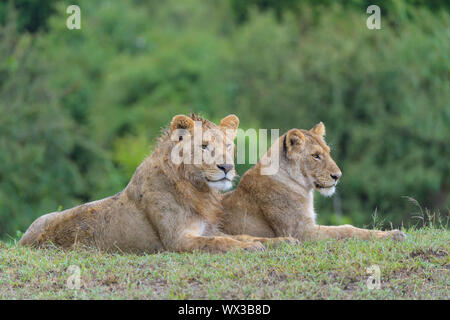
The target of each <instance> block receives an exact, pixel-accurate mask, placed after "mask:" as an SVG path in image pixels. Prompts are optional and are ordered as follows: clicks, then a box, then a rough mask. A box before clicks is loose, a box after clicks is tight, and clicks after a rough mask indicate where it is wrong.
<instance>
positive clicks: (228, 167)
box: [217, 164, 233, 173]
mask: <svg viewBox="0 0 450 320" xmlns="http://www.w3.org/2000/svg"><path fill="white" fill-rule="evenodd" d="M217 168H219V169H220V170H222V171H223V172H225V173H228V172H229V171H230V170H231V169H233V165H232V164H218V165H217Z"/></svg>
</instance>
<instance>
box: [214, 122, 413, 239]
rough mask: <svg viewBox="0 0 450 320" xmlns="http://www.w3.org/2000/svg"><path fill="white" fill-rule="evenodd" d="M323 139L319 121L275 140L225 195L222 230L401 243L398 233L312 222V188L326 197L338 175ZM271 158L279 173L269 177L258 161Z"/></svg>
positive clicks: (261, 235)
mask: <svg viewBox="0 0 450 320" xmlns="http://www.w3.org/2000/svg"><path fill="white" fill-rule="evenodd" d="M324 136H325V126H324V125H323V123H322V122H320V123H319V124H317V125H316V126H315V127H314V128H312V129H311V130H298V129H292V130H290V131H288V132H287V133H286V134H285V135H283V136H282V137H280V138H279V140H278V143H274V145H273V146H272V147H271V148H270V149H269V150H268V151H267V153H266V154H265V155H264V156H263V158H262V159H261V160H260V161H259V162H258V163H257V164H256V165H255V166H254V167H253V168H251V169H250V170H248V171H247V172H246V173H245V174H244V175H243V177H242V179H241V181H240V183H239V185H238V187H237V189H236V190H234V191H230V192H228V193H227V194H225V196H224V198H223V200H222V205H223V207H224V210H225V213H224V215H223V216H222V223H221V225H222V230H223V231H224V232H226V233H229V234H240V233H246V234H249V235H252V236H258V237H279V236H286V235H289V236H292V237H294V238H297V239H300V240H314V239H330V238H333V239H342V238H350V237H357V238H360V239H370V238H372V237H373V238H382V239H388V238H392V239H395V240H402V239H404V238H405V237H406V235H405V234H404V233H403V232H401V231H399V230H392V231H377V230H366V229H359V228H356V227H353V226H351V225H342V226H321V225H317V224H316V222H315V220H316V217H315V216H316V214H315V212H314V208H313V195H314V191H313V190H314V189H316V190H318V191H319V192H320V193H321V194H322V195H325V196H331V195H332V194H333V193H334V191H335V188H336V185H337V183H338V181H339V179H340V177H341V175H342V174H341V170H340V169H339V168H338V166H337V165H336V163H335V162H334V161H333V159H332V158H331V156H330V148H329V147H328V146H327V144H326V143H325V141H324ZM272 156H273V157H275V156H278V160H279V170H278V171H277V172H276V173H275V174H274V175H262V174H261V170H263V168H264V166H263V163H266V164H269V163H270V161H273V159H272V158H271V157H272Z"/></svg>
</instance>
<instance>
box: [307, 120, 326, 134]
mask: <svg viewBox="0 0 450 320" xmlns="http://www.w3.org/2000/svg"><path fill="white" fill-rule="evenodd" d="M309 131H310V132H312V133H314V134H317V135H318V136H321V137H322V138H323V137H324V136H325V125H324V124H323V122H322V121H320V122H319V123H318V124H316V125H315V126H314V127H312V129H311V130H309Z"/></svg>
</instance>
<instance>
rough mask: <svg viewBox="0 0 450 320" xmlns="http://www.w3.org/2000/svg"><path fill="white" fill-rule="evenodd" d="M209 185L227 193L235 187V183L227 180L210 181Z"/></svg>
mask: <svg viewBox="0 0 450 320" xmlns="http://www.w3.org/2000/svg"><path fill="white" fill-rule="evenodd" d="M208 185H209V186H210V187H211V188H214V189H217V190H219V191H227V190H230V189H231V188H232V187H233V183H231V181H230V180H228V179H226V178H224V179H221V180H217V181H208Z"/></svg>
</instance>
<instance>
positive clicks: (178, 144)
mask: <svg viewBox="0 0 450 320" xmlns="http://www.w3.org/2000/svg"><path fill="white" fill-rule="evenodd" d="M238 125H239V119H238V118H237V117H236V116H235V115H229V116H227V117H225V118H224V119H222V121H221V122H220V125H219V126H216V125H215V124H213V123H212V122H209V121H208V120H204V119H202V118H200V117H198V116H195V115H191V116H190V117H187V116H184V115H177V116H175V117H174V118H173V119H172V122H171V124H170V129H169V130H166V131H165V132H164V133H163V135H162V137H160V139H159V143H158V145H157V147H156V149H155V150H154V151H153V153H152V154H151V155H150V156H149V157H148V158H147V159H145V160H144V161H143V163H142V164H141V165H140V166H139V167H138V168H137V170H136V172H135V173H134V175H133V177H132V178H131V181H130V182H129V184H128V185H127V187H126V188H125V189H124V190H123V191H122V192H120V193H118V194H116V195H115V196H112V197H109V198H106V199H103V200H99V201H94V202H90V203H87V204H83V205H80V206H77V207H75V208H72V209H68V210H65V211H62V212H53V213H49V214H46V215H43V216H41V217H40V218H38V219H37V220H36V221H35V222H33V224H32V225H31V226H30V227H29V228H28V230H27V231H26V233H25V234H24V236H23V237H22V239H21V240H20V241H19V244H20V245H34V246H43V245H45V244H46V243H48V242H52V243H53V244H55V245H57V246H61V247H63V248H71V247H72V246H74V245H75V244H82V245H86V246H91V247H97V248H99V249H101V250H105V251H120V252H136V253H143V252H157V251H161V250H170V251H193V250H196V249H201V250H208V251H222V252H223V251H227V250H230V249H233V248H241V249H262V248H264V246H263V245H262V243H261V242H260V241H262V242H269V243H270V242H273V239H260V238H253V237H249V236H245V235H241V236H227V235H225V234H223V233H221V232H219V231H218V228H217V223H218V221H219V215H220V214H221V213H222V207H221V204H220V199H221V194H220V192H219V190H225V189H229V188H230V187H231V181H232V179H233V178H234V176H235V172H234V165H233V152H232V151H233V148H234V143H233V140H234V136H235V134H236V130H237V128H238ZM196 128H197V129H199V130H200V129H201V132H210V133H211V131H212V134H211V135H210V136H209V140H205V139H206V138H207V137H205V135H203V136H202V134H200V139H199V141H195V140H196V139H195V135H194V131H195V130H196ZM192 136H194V139H191V137H192ZM196 143H197V144H199V146H196V147H197V148H193V147H194V144H196ZM175 148H178V149H175ZM203 148H204V149H206V148H208V149H214V150H216V152H221V151H220V150H226V149H227V148H228V149H231V152H229V154H231V157H230V156H228V157H227V158H226V159H224V158H223V159H224V160H222V162H214V161H212V162H211V163H209V164H208V163H206V162H205V161H203V160H202V161H200V163H199V162H198V161H197V162H195V161H192V162H194V163H192V164H191V163H187V162H186V161H184V162H183V161H181V162H177V161H173V158H174V156H177V155H178V156H180V154H182V156H183V157H188V156H189V157H190V156H192V155H193V156H194V157H195V154H194V151H193V150H199V151H200V152H201V153H202V152H203V151H204V150H203V151H202V149H203ZM185 150H187V151H186V152H185ZM181 151H182V152H181ZM200 155H201V154H200ZM183 159H184V158H183ZM214 159H218V158H214ZM214 159H213V160H214ZM240 240H242V241H240ZM259 240H260V241H259ZM278 240H279V241H285V240H286V241H290V240H289V239H276V240H275V241H278Z"/></svg>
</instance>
